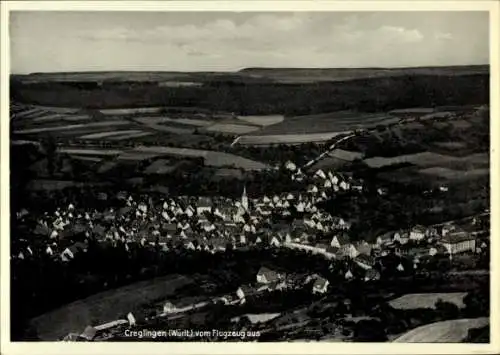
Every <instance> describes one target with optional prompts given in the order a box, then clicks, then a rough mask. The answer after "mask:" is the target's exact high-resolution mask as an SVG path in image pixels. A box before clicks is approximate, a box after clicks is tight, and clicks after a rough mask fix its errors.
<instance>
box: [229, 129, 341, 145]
mask: <svg viewBox="0 0 500 355" xmlns="http://www.w3.org/2000/svg"><path fill="white" fill-rule="evenodd" d="M347 133H349V132H348V131H345V132H326V133H309V134H307V133H306V134H281V135H269V136H267V135H266V136H241V137H240V139H239V140H238V144H241V145H269V144H301V143H308V142H326V141H328V140H330V139H332V138H334V137H336V136H339V135H342V134H347Z"/></svg>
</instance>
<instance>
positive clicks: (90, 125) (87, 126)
mask: <svg viewBox="0 0 500 355" xmlns="http://www.w3.org/2000/svg"><path fill="white" fill-rule="evenodd" d="M128 124H130V123H129V122H127V121H102V122H95V123H86V124H83V123H82V124H72V125H66V126H55V127H40V128H31V129H22V130H18V131H14V133H15V134H36V133H44V132H58V131H68V130H73V129H78V128H83V129H90V128H96V127H109V126H122V125H128Z"/></svg>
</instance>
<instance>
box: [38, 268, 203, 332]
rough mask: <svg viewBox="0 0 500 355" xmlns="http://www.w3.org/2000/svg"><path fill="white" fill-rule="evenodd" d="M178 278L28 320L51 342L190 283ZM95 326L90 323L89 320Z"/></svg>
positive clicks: (125, 289)
mask: <svg viewBox="0 0 500 355" xmlns="http://www.w3.org/2000/svg"><path fill="white" fill-rule="evenodd" d="M192 282H193V281H192V280H191V279H188V278H187V277H184V276H180V275H170V276H165V277H158V278H154V279H152V280H148V281H141V282H137V283H134V284H132V285H128V286H124V287H120V288H118V289H114V290H109V291H105V292H101V293H98V294H95V295H93V296H90V297H88V298H85V299H82V300H80V301H76V302H73V303H70V304H68V305H66V306H64V307H62V308H59V309H57V310H54V311H52V312H49V313H46V314H43V315H41V316H39V317H37V318H34V319H32V320H31V325H32V326H34V328H35V329H36V331H37V334H38V336H39V337H40V339H41V340H42V341H55V340H58V339H59V338H61V337H63V336H65V335H67V334H68V333H70V332H76V333H78V332H82V331H83V330H84V329H85V327H86V326H88V325H93V326H95V325H99V324H103V323H106V322H110V321H114V320H117V319H119V317H124V316H125V315H126V314H127V313H128V312H130V311H132V312H135V313H136V314H137V312H139V310H140V308H141V306H143V305H145V304H147V303H148V302H151V301H154V300H156V299H159V298H161V297H165V298H168V297H172V296H173V295H174V294H175V292H176V290H177V289H178V288H180V287H183V286H185V285H188V284H190V283H192ZM94 320H95V321H97V322H98V323H97V324H95V323H94V324H92V321H94Z"/></svg>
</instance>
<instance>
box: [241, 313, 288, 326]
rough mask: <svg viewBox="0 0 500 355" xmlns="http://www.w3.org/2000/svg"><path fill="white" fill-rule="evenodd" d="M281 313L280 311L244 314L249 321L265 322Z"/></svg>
mask: <svg viewBox="0 0 500 355" xmlns="http://www.w3.org/2000/svg"><path fill="white" fill-rule="evenodd" d="M280 315H281V313H259V314H245V315H244V316H246V317H248V319H249V320H250V322H252V323H253V324H255V323H265V322H268V321H270V320H272V319H274V318H277V317H279V316H280Z"/></svg>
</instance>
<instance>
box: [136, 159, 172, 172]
mask: <svg viewBox="0 0 500 355" xmlns="http://www.w3.org/2000/svg"><path fill="white" fill-rule="evenodd" d="M175 169H176V165H172V162H171V161H170V160H166V159H158V160H156V161H154V162H153V163H152V164H151V165H149V166H148V167H147V168H146V169H145V170H144V173H145V174H168V173H171V172H173V171H175Z"/></svg>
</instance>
